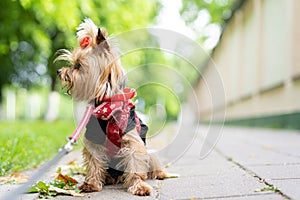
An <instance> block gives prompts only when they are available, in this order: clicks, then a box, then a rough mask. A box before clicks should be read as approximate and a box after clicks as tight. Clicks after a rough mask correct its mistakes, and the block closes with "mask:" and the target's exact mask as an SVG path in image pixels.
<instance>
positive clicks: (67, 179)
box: [55, 173, 78, 185]
mask: <svg viewBox="0 0 300 200" xmlns="http://www.w3.org/2000/svg"><path fill="white" fill-rule="evenodd" d="M55 180H59V181H62V182H64V183H66V184H70V183H72V185H76V184H77V183H78V181H76V180H75V179H73V178H72V177H70V176H68V175H63V174H61V173H59V174H58V176H57V177H56V178H55Z"/></svg>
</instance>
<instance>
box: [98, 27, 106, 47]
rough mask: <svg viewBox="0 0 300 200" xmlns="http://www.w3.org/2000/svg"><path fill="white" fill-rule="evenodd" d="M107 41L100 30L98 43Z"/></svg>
mask: <svg viewBox="0 0 300 200" xmlns="http://www.w3.org/2000/svg"><path fill="white" fill-rule="evenodd" d="M105 40H106V39H105V37H104V35H103V34H102V32H101V29H100V28H98V34H97V38H96V43H97V44H100V43H101V42H103V41H105Z"/></svg>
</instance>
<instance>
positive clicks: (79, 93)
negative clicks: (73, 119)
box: [55, 19, 166, 196]
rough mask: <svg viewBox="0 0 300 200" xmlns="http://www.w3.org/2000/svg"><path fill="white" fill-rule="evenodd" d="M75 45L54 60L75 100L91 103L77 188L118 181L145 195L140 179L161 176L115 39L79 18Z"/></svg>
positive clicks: (148, 188)
mask: <svg viewBox="0 0 300 200" xmlns="http://www.w3.org/2000/svg"><path fill="white" fill-rule="evenodd" d="M76 35H77V39H78V42H79V44H80V47H78V48H75V49H74V50H73V51H68V50H60V51H59V52H60V55H59V56H58V57H57V58H56V60H55V61H63V62H64V63H68V65H67V66H66V67H63V68H61V69H59V70H58V71H57V74H58V77H59V78H60V80H61V81H62V85H63V87H64V88H65V89H66V91H67V93H68V94H69V95H71V96H72V98H73V99H74V100H75V101H87V102H89V103H90V104H93V105H94V106H95V110H94V112H93V113H94V114H93V115H92V116H91V118H90V120H89V122H88V124H87V127H86V132H85V137H84V139H83V144H84V147H83V158H84V166H85V167H86V173H87V174H86V177H85V181H84V183H83V184H82V185H81V186H80V188H79V189H80V190H81V191H83V192H95V191H101V190H102V187H103V185H104V184H116V183H124V186H125V187H126V188H127V190H128V192H130V193H132V194H134V195H140V196H145V195H150V193H151V191H152V187H151V186H150V185H149V184H147V183H146V182H145V180H146V179H164V178H165V177H166V173H165V172H164V171H163V170H162V167H161V165H160V162H159V160H158V159H157V157H156V156H155V155H153V154H149V153H148V152H147V150H146V145H145V144H146V133H147V130H148V128H147V126H146V125H145V124H143V122H142V121H141V120H140V119H139V118H138V116H137V114H136V113H135V111H134V108H135V106H134V104H133V103H132V102H131V99H132V98H133V97H134V96H135V90H134V89H129V88H126V87H125V86H126V81H127V79H126V74H125V71H124V69H123V67H122V65H121V62H120V58H119V55H118V51H117V43H116V42H115V40H114V39H113V37H107V32H106V30H105V29H104V28H101V29H100V28H97V26H96V25H95V24H94V23H93V21H92V20H90V19H85V20H84V21H83V22H82V23H81V24H80V25H79V26H78V28H77V34H76Z"/></svg>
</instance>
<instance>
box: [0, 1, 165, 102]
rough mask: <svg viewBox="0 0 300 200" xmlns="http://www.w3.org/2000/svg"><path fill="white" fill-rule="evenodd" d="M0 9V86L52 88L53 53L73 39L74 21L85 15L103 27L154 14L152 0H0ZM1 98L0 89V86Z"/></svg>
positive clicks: (133, 24)
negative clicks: (39, 85)
mask: <svg viewBox="0 0 300 200" xmlns="http://www.w3.org/2000/svg"><path fill="white" fill-rule="evenodd" d="M0 7H1V8H5V9H2V11H1V13H0V20H1V26H0V59H1V74H0V88H1V87H2V86H3V85H4V84H6V83H13V84H15V85H17V86H20V87H25V88H29V87H31V86H32V85H34V84H41V83H44V84H49V82H50V81H49V77H50V78H51V79H50V80H51V83H52V90H54V89H55V77H56V73H55V72H56V67H55V66H53V59H54V54H55V52H56V51H57V50H58V49H61V48H71V47H73V46H74V45H76V39H75V31H76V27H77V26H78V24H79V23H80V21H81V20H83V19H84V18H85V17H90V18H92V19H93V20H94V21H95V23H96V24H99V25H100V26H104V27H106V28H107V29H108V31H109V33H119V32H122V31H126V30H130V29H133V28H138V27H144V26H146V25H147V24H149V23H151V22H152V21H153V20H154V17H155V16H156V15H157V13H158V11H159V8H160V4H159V3H158V2H157V1H156V0H151V1H139V0H129V1H124V0H118V1H109V0H101V1H98V0H85V1H81V0H73V1H61V0H49V1H44V0H17V1H11V0H2V1H1V2H0ZM0 98H1V92H0Z"/></svg>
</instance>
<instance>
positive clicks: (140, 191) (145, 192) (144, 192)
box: [128, 181, 153, 196]
mask: <svg viewBox="0 0 300 200" xmlns="http://www.w3.org/2000/svg"><path fill="white" fill-rule="evenodd" d="M152 189H153V188H152V187H151V186H150V185H148V184H147V183H145V182H143V181H141V182H139V183H137V184H135V185H133V186H131V187H129V188H128V192H130V193H132V194H134V195H138V196H149V195H150V194H151V192H152Z"/></svg>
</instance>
